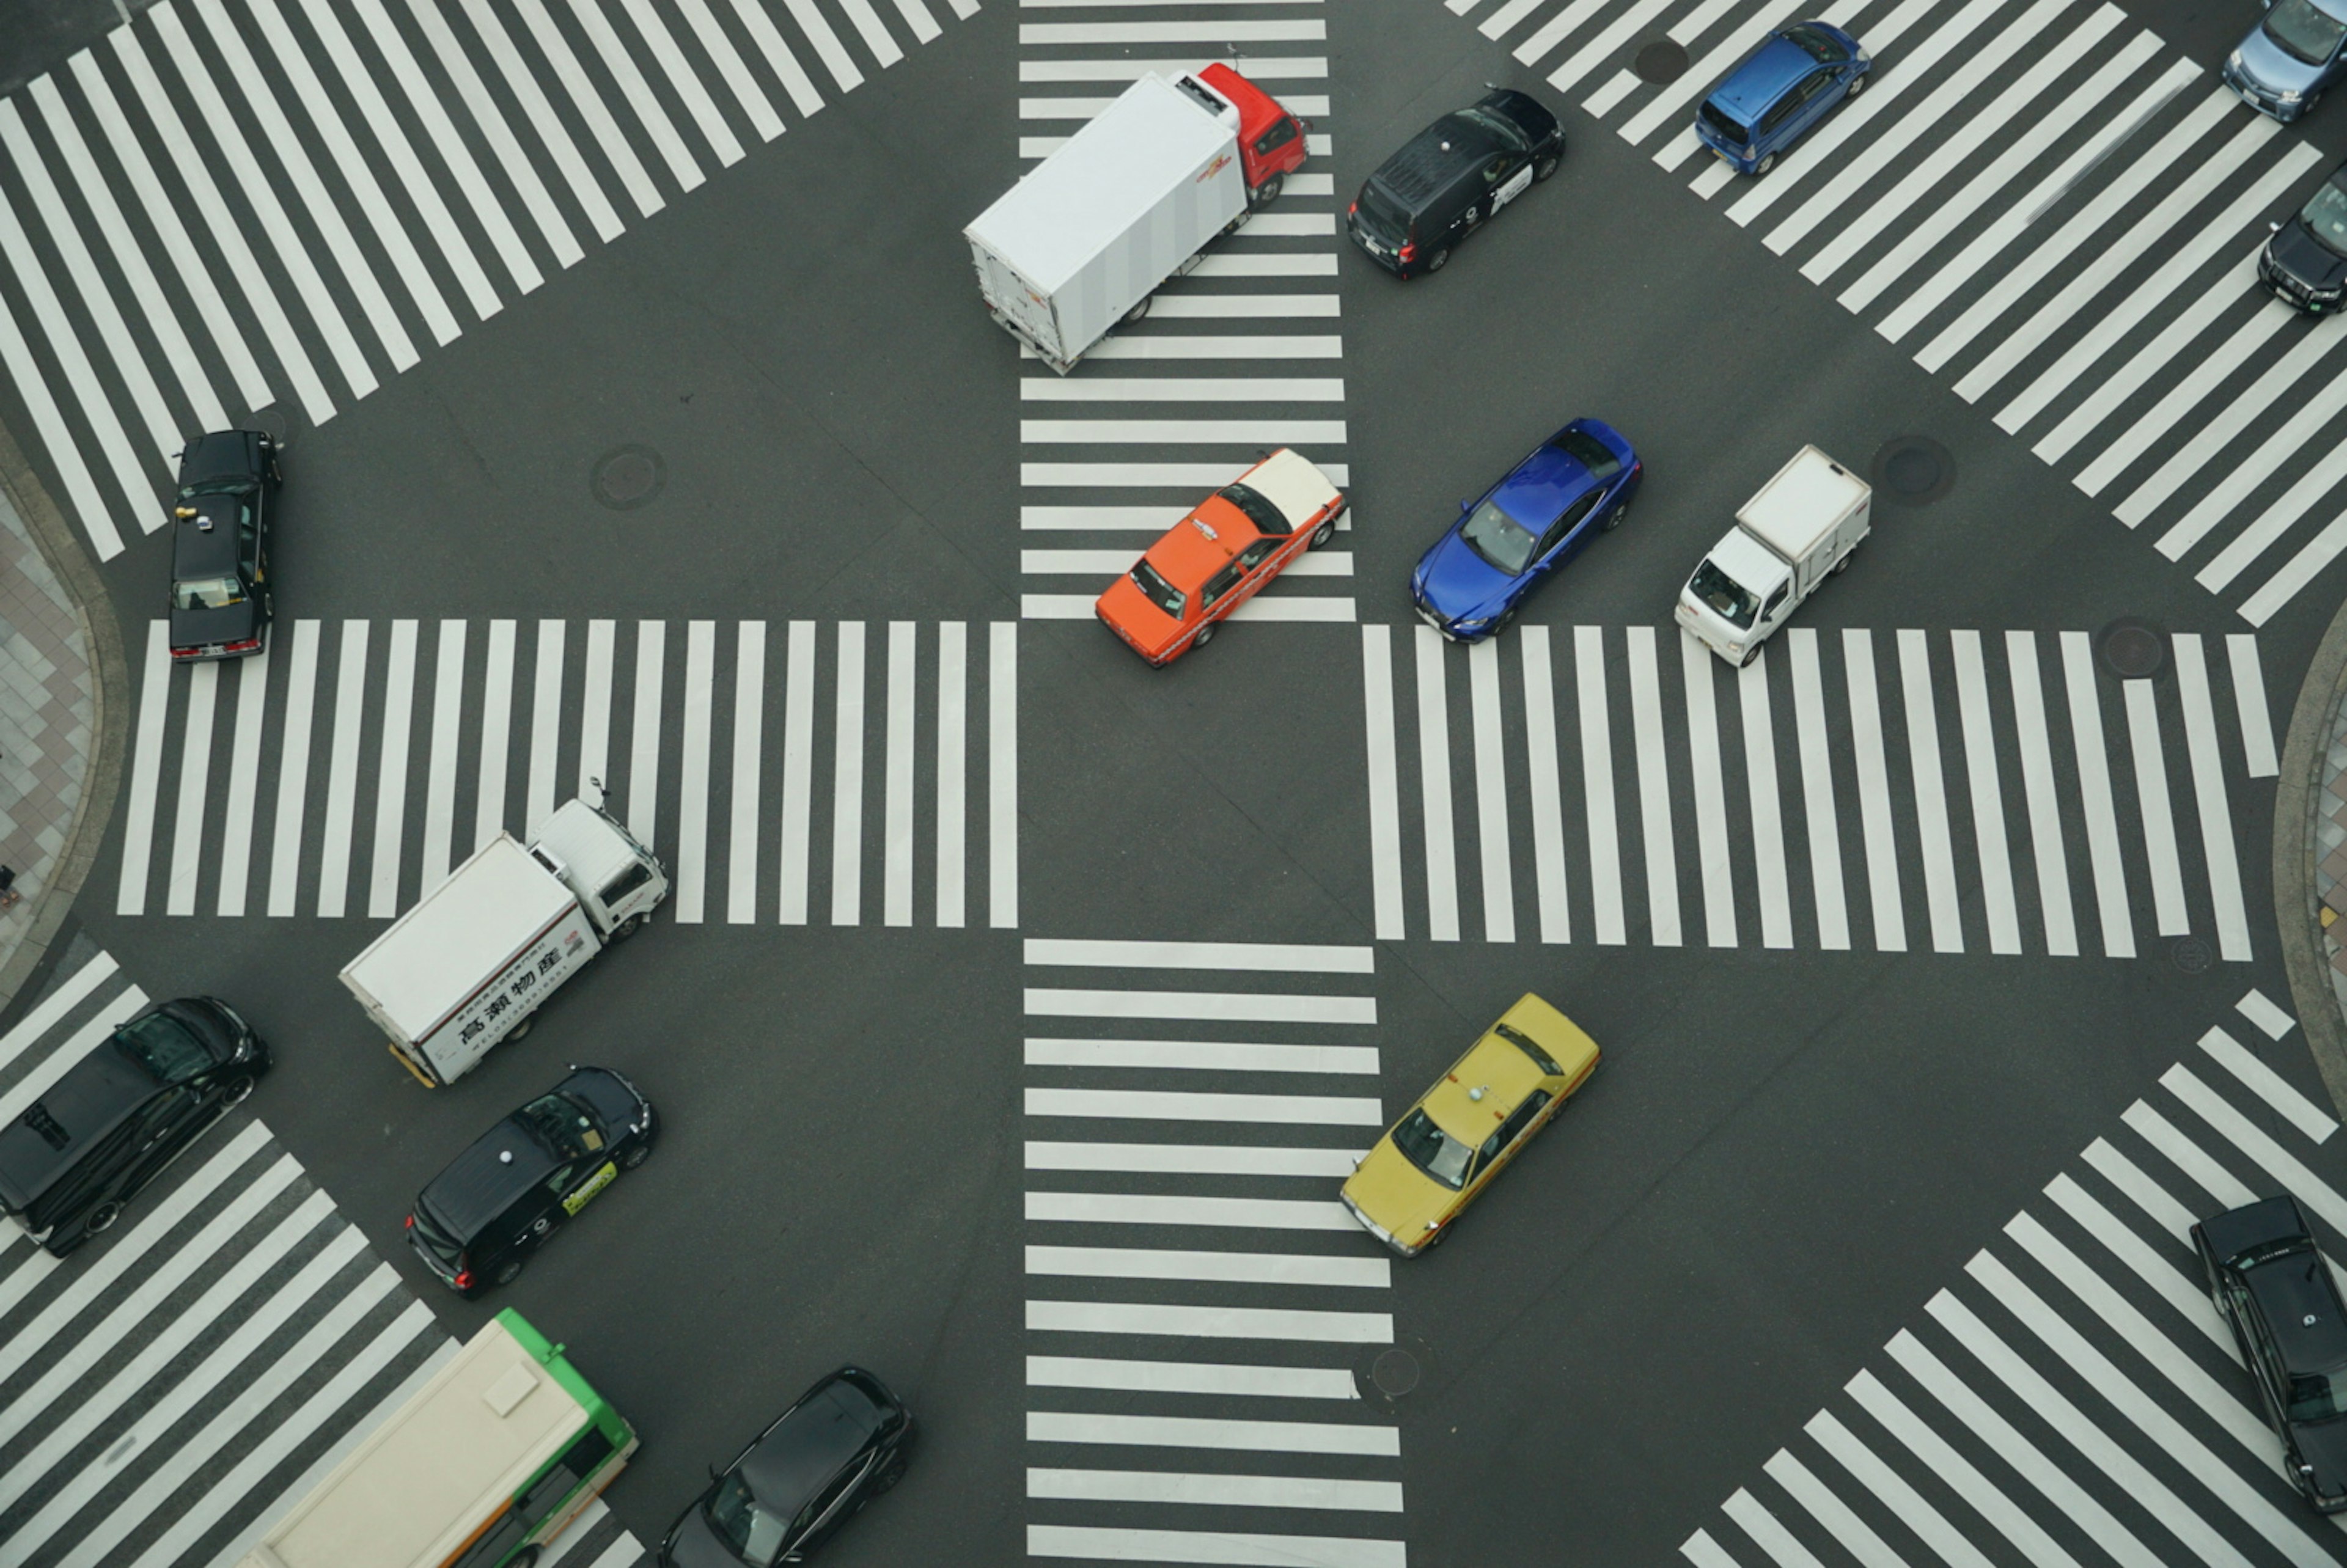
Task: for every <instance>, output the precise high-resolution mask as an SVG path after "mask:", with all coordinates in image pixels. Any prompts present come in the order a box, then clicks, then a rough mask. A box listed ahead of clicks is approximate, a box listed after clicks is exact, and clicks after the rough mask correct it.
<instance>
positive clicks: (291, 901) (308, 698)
mask: <svg viewBox="0 0 2347 1568" xmlns="http://www.w3.org/2000/svg"><path fill="white" fill-rule="evenodd" d="M124 30H125V31H128V29H127V28H126V29H124ZM321 625H322V623H321V622H320V621H318V620H316V619H315V618H306V619H303V620H297V621H295V622H294V623H293V662H292V664H291V665H290V666H288V668H287V669H286V671H285V733H284V734H283V735H282V737H281V738H280V739H279V742H278V753H277V815H276V816H275V817H274V818H273V819H272V822H271V824H270V828H271V834H272V843H271V845H270V854H269V913H270V914H271V915H272V916H282V915H291V914H292V913H293V909H294V905H295V902H296V900H298V899H299V898H300V897H301V878H302V804H303V802H304V801H305V800H306V799H307V798H308V795H309V787H310V725H311V719H312V715H313V713H314V712H315V710H316V705H317V692H318V645H319V643H320V642H321V641H323V634H322V631H321ZM131 803H132V809H133V816H132V820H133V821H134V822H135V821H136V820H137V816H136V810H137V804H138V795H137V794H136V793H135V791H134V793H133V794H132V796H131ZM135 842H137V841H136V840H134V839H128V838H126V839H125V841H124V843H125V848H124V851H123V853H124V854H125V856H128V854H129V849H128V845H130V844H131V843H135ZM142 876H143V874H142ZM254 1125H255V1126H259V1125H260V1123H259V1122H255V1123H254Z"/></svg>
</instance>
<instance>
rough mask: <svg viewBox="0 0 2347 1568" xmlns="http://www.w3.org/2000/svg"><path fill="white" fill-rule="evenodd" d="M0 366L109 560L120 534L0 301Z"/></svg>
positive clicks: (96, 549) (94, 547)
mask: <svg viewBox="0 0 2347 1568" xmlns="http://www.w3.org/2000/svg"><path fill="white" fill-rule="evenodd" d="M0 366H5V367H6V369H7V372H8V379H9V381H10V382H11V383H12V384H14V385H15V387H16V389H17V395H18V396H20V397H22V398H23V399H24V400H25V407H26V412H27V413H28V414H30V415H32V419H33V427H34V429H36V431H38V432H39V433H40V437H41V446H42V447H43V448H44V449H45V450H46V451H47V452H48V454H49V460H50V461H51V462H53V463H55V464H56V467H57V479H58V484H59V487H60V488H62V489H63V490H64V492H65V494H66V497H67V499H68V500H69V501H71V502H72V503H73V509H74V514H75V516H77V518H80V519H81V526H82V531H83V532H84V533H86V534H87V535H88V536H89V548H90V549H91V551H92V553H94V554H95V555H96V556H97V559H99V560H101V561H107V560H112V559H114V558H115V557H116V556H118V555H120V554H121V553H122V536H121V534H120V533H118V531H117V530H116V528H115V527H114V518H113V515H112V511H111V508H110V507H108V505H107V501H106V497H104V496H102V495H100V494H99V493H98V488H97V479H96V478H94V477H92V476H91V474H90V471H89V466H88V465H87V464H86V463H84V462H83V461H82V455H81V448H80V447H79V446H77V444H76V441H77V438H76V436H74V433H73V431H72V429H71V427H69V426H68V425H67V424H66V419H65V412H64V410H62V409H60V408H59V407H58V406H57V404H56V397H55V395H52V394H51V393H50V391H49V388H48V384H47V383H46V381H45V380H43V379H42V374H41V370H40V366H39V364H37V363H36V361H35V360H34V358H33V345H32V344H30V343H26V341H25V334H24V332H23V329H21V328H20V327H18V326H17V324H16V317H15V313H14V312H13V311H11V310H9V309H8V307H7V303H6V302H5V301H0Z"/></svg>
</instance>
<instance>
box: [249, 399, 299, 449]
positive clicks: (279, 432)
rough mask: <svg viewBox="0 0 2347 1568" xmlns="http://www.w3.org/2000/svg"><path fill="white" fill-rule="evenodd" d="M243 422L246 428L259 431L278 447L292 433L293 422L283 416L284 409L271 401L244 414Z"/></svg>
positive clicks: (282, 444) (283, 443)
mask: <svg viewBox="0 0 2347 1568" xmlns="http://www.w3.org/2000/svg"><path fill="white" fill-rule="evenodd" d="M244 423H245V427H246V428H247V429H249V430H258V431H260V432H261V434H262V435H264V436H268V437H269V438H270V439H271V440H272V441H274V442H276V443H277V445H278V446H280V447H282V446H284V445H285V442H286V437H287V436H291V435H292V429H293V422H292V420H291V419H288V418H287V417H286V416H285V411H284V410H283V409H282V408H280V407H279V406H277V405H275V404H273V403H272V404H271V405H269V406H268V407H266V408H256V409H254V410H253V411H252V412H251V414H248V415H245V416H244Z"/></svg>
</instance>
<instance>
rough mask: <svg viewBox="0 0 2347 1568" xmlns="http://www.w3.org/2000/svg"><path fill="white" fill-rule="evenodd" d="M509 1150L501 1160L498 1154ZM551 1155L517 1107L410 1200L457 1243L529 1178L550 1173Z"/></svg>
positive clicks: (505, 1204)
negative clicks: (506, 1157)
mask: <svg viewBox="0 0 2347 1568" xmlns="http://www.w3.org/2000/svg"><path fill="white" fill-rule="evenodd" d="M507 1154H511V1155H512V1156H513V1158H512V1159H511V1160H507V1159H505V1158H503V1156H505V1155H507ZM559 1163H560V1162H559V1161H557V1160H556V1159H555V1157H554V1156H553V1154H552V1153H549V1152H548V1150H547V1147H546V1145H545V1144H543V1143H539V1142H538V1137H537V1135H536V1134H535V1133H533V1132H531V1131H530V1128H529V1123H528V1122H525V1121H524V1120H522V1115H521V1112H518V1111H517V1112H514V1113H513V1114H512V1115H510V1116H508V1117H507V1118H506V1119H505V1120H504V1121H502V1122H498V1123H497V1125H496V1126H494V1127H492V1128H490V1129H489V1130H488V1131H487V1132H484V1133H482V1134H481V1135H480V1136H479V1137H478V1138H477V1139H475V1140H474V1141H473V1144H472V1147H470V1148H468V1149H466V1151H465V1152H464V1153H461V1154H459V1155H457V1156H456V1158H455V1159H453V1160H451V1161H449V1162H448V1165H447V1168H446V1169H445V1170H443V1171H442V1172H441V1173H439V1174H438V1175H436V1176H435V1177H433V1178H432V1180H431V1181H430V1182H429V1183H428V1184H426V1185H425V1189H424V1191H423V1192H422V1193H421V1194H418V1195H417V1197H416V1200H415V1202H416V1206H417V1207H419V1208H423V1209H426V1210H428V1211H429V1215H428V1217H429V1218H430V1219H431V1221H432V1223H433V1224H434V1225H436V1226H437V1227H438V1228H439V1229H440V1230H442V1231H443V1232H445V1233H446V1235H448V1236H450V1237H451V1238H452V1239H454V1240H455V1241H456V1242H457V1243H458V1244H459V1245H470V1244H471V1242H472V1241H473V1239H474V1238H475V1237H476V1236H477V1235H479V1234H480V1232H481V1228H482V1227H483V1226H484V1225H487V1224H488V1223H489V1222H490V1221H491V1220H493V1219H495V1218H497V1216H498V1215H499V1214H503V1213H505V1212H506V1210H507V1207H509V1206H510V1205H511V1204H512V1203H513V1201H514V1200H515V1199H516V1198H518V1197H519V1196H521V1194H523V1193H524V1192H525V1191H527V1190H528V1187H529V1186H530V1184H532V1183H535V1182H542V1181H544V1180H545V1179H546V1178H547V1177H548V1176H550V1175H552V1174H553V1173H554V1169H555V1167H556V1165H557V1164H559Z"/></svg>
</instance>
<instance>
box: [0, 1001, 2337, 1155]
mask: <svg viewBox="0 0 2347 1568" xmlns="http://www.w3.org/2000/svg"><path fill="white" fill-rule="evenodd" d="M2250 997H2253V998H2256V999H2257V1000H2258V1001H2260V1002H2263V1003H2264V1004H2265V1007H2266V1008H2267V1009H2269V1010H2272V1011H2279V1010H2280V1009H2275V1008H2274V1005H2273V1003H2271V1002H2269V1001H2266V999H2265V998H2263V997H2262V996H2259V995H2258V993H2257V992H2255V991H2251V992H2250ZM2242 1010H2243V1011H2244V1012H2247V1011H2248V1010H2249V1002H2248V999H2243V1002H2242ZM2281 1024H2282V1029H2281V1030H2280V1031H2279V1032H2276V1033H2275V1035H2274V1038H2276V1039H2280V1035H2281V1034H2282V1033H2287V1032H2288V1031H2289V1028H2290V1020H2289V1018H2288V1017H2287V1016H2286V1015H2285V1016H2283V1017H2282V1019H2281ZM2200 1049H2201V1050H2205V1051H2207V1052H2208V1053H2209V1056H2210V1057H2212V1058H2214V1059H2215V1061H2216V1062H2217V1064H2218V1065H2219V1067H2222V1068H2223V1069H2224V1070H2225V1071H2228V1072H2229V1073H2231V1074H2232V1075H2233V1076H2234V1077H2236V1078H2238V1079H2239V1080H2240V1081H2241V1083H2242V1085H2243V1086H2244V1087H2245V1088H2247V1089H2248V1090H2249V1091H2250V1092H2251V1093H2253V1094H2255V1095H2256V1096H2257V1097H2258V1098H2259V1099H2260V1100H2262V1101H2264V1102H2266V1103H2267V1104H2268V1105H2270V1106H2272V1107H2273V1109H2274V1111H2275V1112H2277V1113H2278V1114H2279V1115H2280V1116H2281V1118H2282V1119H2283V1120H2284V1121H2286V1122H2290V1123H2291V1125H2292V1126H2294V1127H2296V1128H2297V1129H2298V1130H2299V1131H2300V1132H2303V1133H2305V1134H2306V1135H2307V1137H2309V1138H2310V1139H2311V1140H2313V1141H2314V1142H2315V1143H2321V1142H2322V1141H2323V1140H2324V1139H2326V1138H2328V1137H2330V1136H2331V1134H2332V1133H2333V1132H2337V1131H2339V1123H2338V1122H2334V1121H2332V1118H2331V1115H2330V1113H2329V1112H2326V1111H2324V1110H2323V1109H2322V1108H2321V1107H2320V1106H2318V1105H2316V1104H2315V1103H2314V1102H2313V1101H2311V1100H2309V1099H2308V1098H2307V1097H2306V1096H2305V1095H2303V1094H2301V1093H2300V1092H2299V1091H2297V1090H2295V1089H2293V1088H2291V1086H2290V1084H2289V1083H2288V1082H2286V1081H2284V1080H2283V1078H2282V1076H2281V1074H2280V1073H2279V1072H2276V1071H2274V1070H2273V1069H2272V1068H2270V1067H2268V1066H2267V1065H2266V1064H2265V1063H2264V1062H2262V1061H2259V1060H2258V1059H2257V1058H2256V1057H2254V1056H2251V1055H2250V1053H2249V1051H2248V1050H2245V1049H2243V1047H2242V1045H2241V1042H2240V1041H2239V1040H2235V1039H2234V1038H2233V1037H2232V1036H2231V1035H2229V1034H2227V1033H2226V1032H2225V1031H2224V1030H2221V1029H2211V1030H2209V1032H2208V1033H2206V1034H2204V1035H2202V1036H2201V1037H2200ZM0 1054H5V1052H0Z"/></svg>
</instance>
